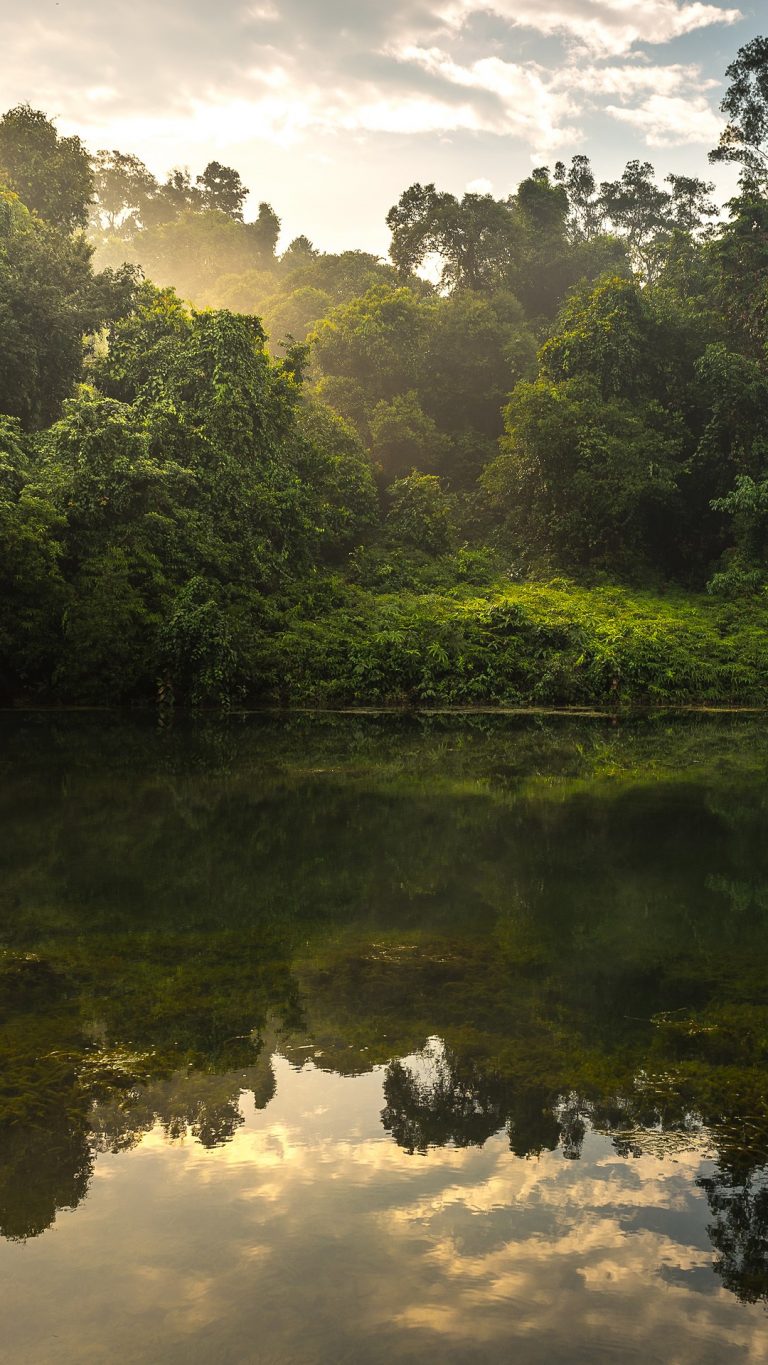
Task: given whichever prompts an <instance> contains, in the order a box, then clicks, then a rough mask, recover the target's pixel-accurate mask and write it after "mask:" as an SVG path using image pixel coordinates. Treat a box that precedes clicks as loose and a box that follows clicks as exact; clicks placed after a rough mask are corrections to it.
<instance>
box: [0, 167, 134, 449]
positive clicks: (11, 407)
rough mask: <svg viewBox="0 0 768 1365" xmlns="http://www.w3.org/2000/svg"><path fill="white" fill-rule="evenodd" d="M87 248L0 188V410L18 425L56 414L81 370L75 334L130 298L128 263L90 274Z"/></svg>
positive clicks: (81, 240)
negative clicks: (123, 267) (17, 422)
mask: <svg viewBox="0 0 768 1365" xmlns="http://www.w3.org/2000/svg"><path fill="white" fill-rule="evenodd" d="M91 255H92V250H91V248H90V247H89V246H88V244H87V243H86V241H85V238H84V237H83V236H82V234H78V235H76V236H71V235H70V234H68V233H64V232H62V231H61V230H60V229H59V228H55V227H52V226H51V224H49V223H47V222H43V221H42V220H41V219H40V218H38V217H36V216H35V215H34V214H32V213H30V211H29V210H28V209H27V208H25V207H24V206H23V205H22V204H21V203H20V202H19V200H18V199H17V198H16V197H15V195H13V194H11V193H10V192H8V191H5V192H3V191H2V189H0V412H6V413H8V414H10V415H11V416H15V417H18V418H19V419H20V420H21V422H22V424H23V425H24V426H25V427H28V428H32V427H41V426H45V425H46V423H48V422H51V421H52V420H53V419H54V418H55V417H56V416H57V415H58V411H59V408H60V405H61V402H62V400H63V399H64V398H65V397H66V396H67V395H68V394H69V393H70V392H71V391H72V387H73V385H74V384H75V383H76V382H77V381H78V380H79V379H80V378H81V375H82V368H83V335H84V333H87V332H94V331H96V330H97V328H99V327H101V326H102V325H104V324H105V323H107V322H109V321H110V320H111V319H112V318H114V317H115V316H118V315H120V314H121V313H122V312H124V311H125V310H126V309H128V308H129V307H130V306H131V301H132V297H133V291H134V286H135V281H134V279H133V275H132V273H131V271H130V270H123V271H122V272H105V273H103V274H101V275H96V276H95V275H94V274H93V270H92V267H91Z"/></svg>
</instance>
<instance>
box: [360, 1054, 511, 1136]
mask: <svg viewBox="0 0 768 1365" xmlns="http://www.w3.org/2000/svg"><path fill="white" fill-rule="evenodd" d="M424 1055H425V1058H426V1060H427V1066H428V1074H427V1075H426V1076H418V1075H417V1074H416V1073H415V1072H414V1070H413V1069H412V1068H411V1067H409V1066H407V1065H405V1064H404V1063H403V1062H391V1063H390V1065H389V1066H388V1067H387V1076H386V1080H385V1082H384V1097H385V1099H386V1107H385V1108H384V1110H383V1111H382V1115H381V1121H382V1123H383V1125H384V1127H385V1129H386V1131H387V1132H388V1133H391V1134H392V1136H393V1138H394V1139H395V1141H396V1142H397V1144H398V1145H399V1146H400V1147H403V1148H404V1149H405V1151H406V1152H426V1151H427V1149H428V1148H429V1147H444V1146H446V1144H447V1143H449V1142H450V1143H453V1144H454V1145H455V1146H456V1147H473V1146H477V1147H480V1146H482V1144H483V1143H484V1142H485V1141H486V1140H487V1139H488V1138H489V1137H491V1136H492V1135H493V1134H494V1133H497V1132H498V1131H499V1129H500V1128H503V1126H504V1118H505V1104H504V1099H505V1095H504V1087H503V1086H499V1085H498V1084H497V1083H496V1082H495V1080H494V1078H493V1077H487V1076H484V1075H483V1074H482V1072H481V1071H479V1070H478V1069H477V1068H475V1067H472V1066H471V1065H470V1066H466V1065H465V1067H464V1068H462V1069H460V1068H459V1067H458V1065H457V1061H456V1059H455V1058H454V1057H451V1056H449V1055H448V1054H446V1053H445V1052H443V1051H442V1049H437V1048H435V1047H432V1048H431V1049H429V1050H428V1051H427V1052H426V1053H425V1054H424Z"/></svg>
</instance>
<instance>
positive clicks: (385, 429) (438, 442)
mask: <svg viewBox="0 0 768 1365" xmlns="http://www.w3.org/2000/svg"><path fill="white" fill-rule="evenodd" d="M370 432H371V454H372V456H373V458H374V460H375V461H376V462H377V464H379V465H380V466H381V468H382V470H383V472H384V474H385V476H386V477H387V478H392V476H393V475H397V474H406V473H408V472H409V471H410V470H412V469H413V470H415V469H418V470H421V471H425V470H438V471H442V468H443V466H444V464H445V462H446V459H447V457H448V454H449V452H450V449H451V441H450V437H448V436H447V435H446V434H445V433H444V432H442V431H440V430H438V428H437V426H436V425H435V422H434V421H433V420H432V418H431V417H428V416H427V414H426V413H425V412H424V411H423V409H422V407H421V404H420V403H419V398H418V394H417V393H415V392H414V390H412V389H411V390H409V391H408V392H406V393H401V394H396V395H395V397H394V398H392V399H389V400H387V399H382V400H381V401H380V402H379V403H377V404H376V406H375V407H374V409H373V411H372V412H371V415H370Z"/></svg>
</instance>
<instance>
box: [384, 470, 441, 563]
mask: <svg viewBox="0 0 768 1365" xmlns="http://www.w3.org/2000/svg"><path fill="white" fill-rule="evenodd" d="M387 502H388V504H389V507H388V510H387V516H386V521H385V528H386V531H387V533H388V535H389V536H390V537H391V539H392V540H393V541H395V542H398V541H399V542H400V543H401V544H402V545H413V546H415V547H416V548H418V549H422V550H425V551H426V552H427V554H434V555H440V554H444V553H445V551H446V550H447V549H448V546H449V544H450V541H451V511H450V503H449V501H448V499H447V497H446V495H445V493H444V492H443V490H442V488H441V487H440V480H439V479H437V478H435V476H434V474H417V473H416V471H415V470H414V472H413V473H412V474H408V475H406V477H405V478H403V479H396V480H395V482H394V483H393V484H391V485H390V487H389V488H388V489H387Z"/></svg>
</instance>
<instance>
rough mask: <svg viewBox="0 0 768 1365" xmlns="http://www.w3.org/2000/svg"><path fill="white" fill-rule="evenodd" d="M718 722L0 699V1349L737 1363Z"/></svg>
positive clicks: (744, 971)
mask: <svg viewBox="0 0 768 1365" xmlns="http://www.w3.org/2000/svg"><path fill="white" fill-rule="evenodd" d="M767 769H768V735H767V734H766V731H765V727H764V724H763V722H762V721H761V720H758V719H755V718H749V717H743V716H741V717H731V718H722V717H682V718H679V717H678V718H675V717H664V716H657V717H654V718H653V719H652V720H642V719H637V720H633V719H629V720H626V721H622V722H621V723H618V722H614V723H611V722H610V721H606V720H604V719H599V718H594V719H587V718H582V719H579V720H574V719H571V718H567V717H558V718H545V717H539V718H527V719H521V718H515V717H492V716H484V717H476V718H468V717H453V718H451V717H431V718H421V719H416V718H410V719H405V718H400V717H396V716H387V717H375V716H360V717H341V716H335V717H334V716H327V717H309V716H306V717H301V716H295V717H291V718H287V719H280V720H276V719H267V718H265V717H231V718H229V719H228V720H225V721H217V722H213V721H198V722H192V721H188V720H187V721H184V720H177V722H176V723H175V724H174V725H173V726H171V727H170V728H165V729H158V728H157V727H156V726H155V725H154V723H153V722H152V721H151V720H136V721H125V720H118V719H114V718H110V717H109V716H104V715H102V716H98V715H92V716H89V715H74V716H46V715H33V714H27V715H6V716H3V717H0V777H1V779H2V780H1V781H0V949H1V952H0V1234H1V1236H2V1240H0V1276H1V1277H2V1278H1V1280H0V1283H1V1284H2V1290H1V1291H0V1359H2V1360H3V1361H6V1360H7V1361H9V1362H10V1361H13V1362H14V1363H15V1362H35V1365H37V1363H38V1362H43V1361H45V1362H78V1365H80V1363H81V1362H102V1361H113V1360H120V1361H121V1362H134V1361H135V1362H156V1361H163V1362H185V1363H186V1362H201V1365H202V1362H206V1365H207V1363H208V1362H211V1361H216V1362H217V1363H218V1362H223V1363H226V1362H236V1363H237V1365H239V1363H240V1362H265V1363H266V1362H270V1365H271V1362H281V1365H283V1363H286V1365H289V1363H290V1362H298V1363H299V1365H304V1363H305V1362H306V1365H315V1363H316V1362H318V1363H319V1362H337V1361H339V1362H347V1361H348V1362H350V1363H351V1362H355V1363H356V1365H357V1363H358V1362H359V1363H360V1365H365V1362H382V1363H383V1362H389V1361H392V1360H397V1361H399V1360H402V1361H433V1360H439V1361H441V1362H442V1361H446V1362H462V1365H463V1363H464V1362H488V1363H489V1365H490V1363H494V1365H495V1362H502V1361H503V1362H509V1361H511V1360H514V1361H520V1362H531V1363H532V1365H538V1363H539V1362H542V1365H543V1362H545V1361H546V1362H563V1365H565V1362H568V1365H572V1363H573V1362H582V1361H583V1362H594V1361H600V1360H606V1361H611V1360H613V1361H632V1360H637V1361H641V1362H652V1361H663V1362H690V1363H691V1365H694V1362H695V1363H696V1365H701V1363H702V1362H713V1365H714V1362H722V1361H731V1360H733V1361H755V1362H757V1361H763V1360H765V1359H766V1358H767V1357H768V1317H766V1312H765V1305H766V1302H768V1181H767V1180H766V1168H767V1163H768V933H767V930H768V841H767V840H766V814H767V813H768V795H767V792H766V781H765V779H766V771H767Z"/></svg>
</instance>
